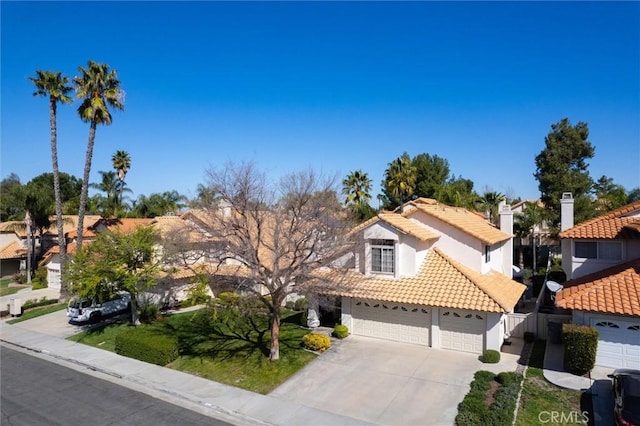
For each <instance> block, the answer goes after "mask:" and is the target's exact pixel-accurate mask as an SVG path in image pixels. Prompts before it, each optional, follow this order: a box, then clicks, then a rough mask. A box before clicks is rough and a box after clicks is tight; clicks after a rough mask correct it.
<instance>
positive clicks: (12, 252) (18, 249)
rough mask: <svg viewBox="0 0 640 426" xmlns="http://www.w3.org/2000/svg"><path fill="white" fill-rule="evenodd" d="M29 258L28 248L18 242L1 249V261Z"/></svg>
mask: <svg viewBox="0 0 640 426" xmlns="http://www.w3.org/2000/svg"><path fill="white" fill-rule="evenodd" d="M26 256H27V248H26V247H25V246H23V245H22V244H20V243H19V242H17V241H12V242H10V243H9V244H7V245H6V246H4V247H0V259H4V260H7V259H21V258H23V257H26Z"/></svg>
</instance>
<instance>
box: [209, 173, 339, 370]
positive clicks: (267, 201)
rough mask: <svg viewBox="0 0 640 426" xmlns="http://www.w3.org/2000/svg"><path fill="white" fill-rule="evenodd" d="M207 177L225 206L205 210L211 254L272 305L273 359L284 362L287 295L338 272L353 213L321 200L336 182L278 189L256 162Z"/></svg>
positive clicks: (287, 181)
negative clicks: (281, 343)
mask: <svg viewBox="0 0 640 426" xmlns="http://www.w3.org/2000/svg"><path fill="white" fill-rule="evenodd" d="M207 177H208V181H209V182H208V184H209V186H210V188H215V189H216V192H217V194H218V197H216V200H218V201H215V202H214V203H213V204H210V205H206V206H202V210H201V212H202V215H201V220H200V222H199V227H200V228H201V229H200V230H201V232H202V231H203V232H205V233H206V234H207V235H208V236H209V237H210V238H211V241H212V243H210V244H212V246H211V247H212V248H211V250H209V253H216V254H215V257H216V259H217V264H218V271H224V270H227V271H228V270H231V271H233V272H232V273H230V274H228V275H232V276H233V278H234V279H235V281H234V282H235V286H236V288H237V289H238V290H239V291H243V292H249V293H253V294H255V295H256V296H257V297H258V298H259V299H260V300H261V301H262V303H264V304H265V305H266V306H267V308H268V310H269V312H270V328H271V347H270V353H269V359H270V360H278V359H279V357H280V350H279V332H280V313H281V312H280V311H281V306H282V305H283V304H284V302H285V299H286V297H287V296H288V295H290V294H293V293H298V292H300V291H301V286H304V285H305V283H308V282H311V281H313V282H315V283H317V282H318V277H319V276H323V275H324V274H322V273H319V271H321V270H322V269H323V268H325V267H328V266H330V265H331V266H334V265H332V263H335V262H334V261H335V260H336V259H337V258H339V257H340V256H341V255H344V254H345V253H346V252H348V250H349V247H350V245H349V244H350V243H349V238H350V233H349V229H350V223H348V222H347V220H346V218H347V215H345V214H342V212H337V211H336V210H335V209H333V208H330V207H327V206H325V203H324V202H323V200H324V199H325V197H321V196H318V194H323V193H327V192H328V191H332V190H334V186H335V185H334V182H335V180H334V179H323V178H321V177H320V176H318V175H317V174H316V173H314V172H313V171H311V170H308V171H304V172H298V173H293V174H289V175H287V176H285V177H283V178H282V179H281V180H280V181H279V182H278V183H277V184H274V185H271V184H269V183H268V181H267V179H266V176H265V174H264V173H263V172H261V171H259V170H258V169H256V167H255V166H254V164H252V163H242V164H240V165H234V164H232V163H229V164H227V165H226V166H225V167H224V168H222V169H220V170H215V169H210V170H209V171H208V172H207ZM334 270H335V268H334ZM223 275H224V274H223ZM227 278H229V276H227Z"/></svg>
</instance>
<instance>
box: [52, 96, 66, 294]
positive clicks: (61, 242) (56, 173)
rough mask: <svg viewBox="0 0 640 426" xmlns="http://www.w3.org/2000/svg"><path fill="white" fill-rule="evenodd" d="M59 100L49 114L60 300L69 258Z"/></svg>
mask: <svg viewBox="0 0 640 426" xmlns="http://www.w3.org/2000/svg"><path fill="white" fill-rule="evenodd" d="M56 109H57V102H56V99H55V98H54V97H53V96H52V97H50V103H49V115H50V117H49V118H50V122H51V163H52V164H53V193H54V194H55V199H56V225H57V226H58V247H60V254H59V257H60V300H61V301H63V302H64V301H66V300H67V299H68V297H69V293H68V291H67V287H66V285H65V282H64V267H65V260H66V258H67V241H66V239H65V237H64V228H63V221H62V195H61V194H60V170H59V169H58V129H57V124H56V123H57V119H56Z"/></svg>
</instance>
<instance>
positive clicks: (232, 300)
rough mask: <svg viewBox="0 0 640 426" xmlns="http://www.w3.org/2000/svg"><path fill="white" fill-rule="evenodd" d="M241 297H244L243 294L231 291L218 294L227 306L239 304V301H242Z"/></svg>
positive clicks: (221, 301)
mask: <svg viewBox="0 0 640 426" xmlns="http://www.w3.org/2000/svg"><path fill="white" fill-rule="evenodd" d="M240 299H242V295H240V294H238V293H233V292H231V291H223V292H222V293H220V294H218V300H220V303H222V304H223V305H226V306H238V303H240Z"/></svg>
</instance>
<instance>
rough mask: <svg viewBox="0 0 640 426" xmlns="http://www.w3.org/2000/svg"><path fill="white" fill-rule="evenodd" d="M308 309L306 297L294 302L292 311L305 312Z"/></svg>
mask: <svg viewBox="0 0 640 426" xmlns="http://www.w3.org/2000/svg"><path fill="white" fill-rule="evenodd" d="M308 307H309V300H308V299H307V298H306V297H301V298H299V299H297V300H296V301H295V302H294V305H293V309H295V310H296V311H306V310H307V308H308Z"/></svg>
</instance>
